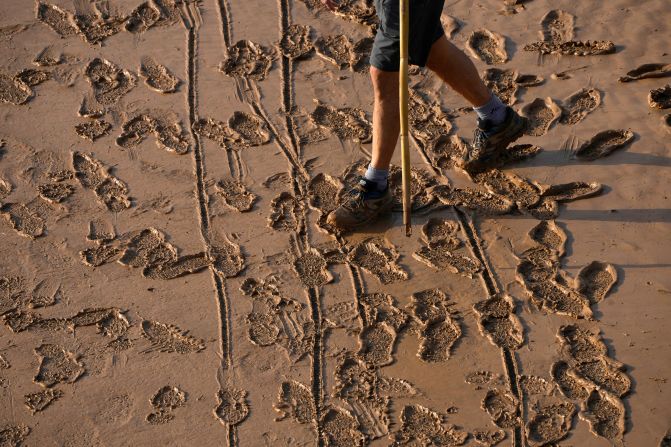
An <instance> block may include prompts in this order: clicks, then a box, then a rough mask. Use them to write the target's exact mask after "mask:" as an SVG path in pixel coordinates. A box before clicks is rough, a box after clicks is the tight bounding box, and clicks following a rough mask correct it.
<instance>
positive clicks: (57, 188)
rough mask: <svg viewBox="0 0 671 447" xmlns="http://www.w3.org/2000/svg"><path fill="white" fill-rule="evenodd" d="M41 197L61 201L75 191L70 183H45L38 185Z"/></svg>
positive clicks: (56, 201) (50, 200) (55, 201)
mask: <svg viewBox="0 0 671 447" xmlns="http://www.w3.org/2000/svg"><path fill="white" fill-rule="evenodd" d="M37 190H38V192H39V193H40V197H42V198H43V199H44V200H46V201H48V202H51V203H61V202H62V201H64V200H65V199H67V198H68V197H70V196H71V195H72V194H74V192H75V187H74V186H72V185H70V184H68V183H44V184H42V185H39V186H38V187H37Z"/></svg>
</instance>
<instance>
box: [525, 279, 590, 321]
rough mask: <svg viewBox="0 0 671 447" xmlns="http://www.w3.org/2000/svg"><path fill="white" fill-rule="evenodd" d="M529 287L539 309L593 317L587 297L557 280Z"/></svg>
mask: <svg viewBox="0 0 671 447" xmlns="http://www.w3.org/2000/svg"><path fill="white" fill-rule="evenodd" d="M527 287H528V288H529V291H530V292H531V294H532V301H533V302H534V304H536V306H537V307H538V308H539V309H546V310H549V311H551V312H554V313H558V314H562V315H568V316H570V317H574V318H591V317H592V310H591V309H590V307H589V302H588V301H587V298H585V297H584V296H582V295H581V294H579V293H578V292H576V291H575V290H572V289H570V288H568V287H566V286H564V285H561V284H559V283H558V282H557V281H555V280H550V281H547V282H544V283H533V284H529V285H528V286H527Z"/></svg>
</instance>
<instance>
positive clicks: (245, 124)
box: [228, 111, 270, 146]
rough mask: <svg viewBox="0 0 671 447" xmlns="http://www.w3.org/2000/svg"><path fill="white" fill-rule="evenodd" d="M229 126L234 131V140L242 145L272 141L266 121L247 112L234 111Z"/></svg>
mask: <svg viewBox="0 0 671 447" xmlns="http://www.w3.org/2000/svg"><path fill="white" fill-rule="evenodd" d="M228 127H229V128H230V129H231V130H232V131H233V138H234V141H235V142H236V143H239V144H241V145H242V146H261V145H263V144H266V143H268V142H269V141H270V132H269V131H268V129H267V128H266V125H265V123H264V122H263V121H262V120H261V119H260V118H259V117H257V116H255V115H251V114H249V113H247V112H239V111H236V112H233V115H232V116H231V117H230V118H229V119H228Z"/></svg>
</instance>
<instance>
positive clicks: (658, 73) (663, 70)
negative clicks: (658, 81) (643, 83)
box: [619, 63, 671, 82]
mask: <svg viewBox="0 0 671 447" xmlns="http://www.w3.org/2000/svg"><path fill="white" fill-rule="evenodd" d="M667 76H671V64H660V63H652V64H643V65H639V66H638V67H636V68H635V69H633V70H631V71H628V72H627V74H626V75H624V76H622V77H620V79H619V81H620V82H633V81H638V80H640V79H648V78H664V77H667Z"/></svg>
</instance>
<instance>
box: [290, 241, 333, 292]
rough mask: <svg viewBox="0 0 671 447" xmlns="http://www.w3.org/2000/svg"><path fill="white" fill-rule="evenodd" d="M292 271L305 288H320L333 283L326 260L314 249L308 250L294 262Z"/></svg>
mask: <svg viewBox="0 0 671 447" xmlns="http://www.w3.org/2000/svg"><path fill="white" fill-rule="evenodd" d="M294 269H295V271H296V274H297V275H298V278H299V279H300V280H301V282H302V283H303V285H305V286H306V287H321V286H323V285H324V284H328V283H330V282H331V281H333V276H331V274H330V273H329V271H328V268H327V264H326V260H325V259H324V257H323V256H322V255H321V253H319V252H318V251H317V250H315V249H314V248H310V250H309V251H307V252H306V253H304V254H303V255H301V256H300V257H298V258H297V259H296V260H295V261H294Z"/></svg>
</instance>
